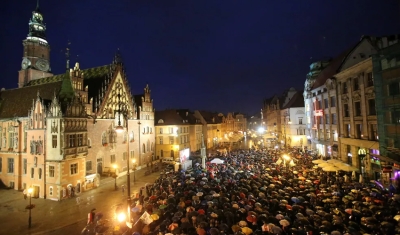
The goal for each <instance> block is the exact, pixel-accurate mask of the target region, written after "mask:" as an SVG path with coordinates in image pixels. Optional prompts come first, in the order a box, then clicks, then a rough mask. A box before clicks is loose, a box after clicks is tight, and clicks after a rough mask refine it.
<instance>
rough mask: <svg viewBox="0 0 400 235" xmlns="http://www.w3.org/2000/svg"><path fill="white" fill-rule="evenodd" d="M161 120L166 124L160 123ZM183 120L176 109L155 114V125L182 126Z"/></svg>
mask: <svg viewBox="0 0 400 235" xmlns="http://www.w3.org/2000/svg"><path fill="white" fill-rule="evenodd" d="M160 119H162V120H163V121H164V123H159V121H160ZM182 124H183V119H182V117H181V116H180V115H179V114H178V113H177V111H176V110H175V109H167V110H162V111H156V112H155V125H182Z"/></svg>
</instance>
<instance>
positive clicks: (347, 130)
mask: <svg viewBox="0 0 400 235" xmlns="http://www.w3.org/2000/svg"><path fill="white" fill-rule="evenodd" d="M344 128H345V132H346V133H345V137H347V138H350V131H351V129H350V128H351V126H350V124H345V125H344Z"/></svg>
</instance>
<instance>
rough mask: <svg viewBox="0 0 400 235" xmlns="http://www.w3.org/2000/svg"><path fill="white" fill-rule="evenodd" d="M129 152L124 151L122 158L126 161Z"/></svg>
mask: <svg viewBox="0 0 400 235" xmlns="http://www.w3.org/2000/svg"><path fill="white" fill-rule="evenodd" d="M127 155H128V153H127V152H123V153H122V160H124V161H126V158H127Z"/></svg>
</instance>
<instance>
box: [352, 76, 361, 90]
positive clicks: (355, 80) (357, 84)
mask: <svg viewBox="0 0 400 235" xmlns="http://www.w3.org/2000/svg"><path fill="white" fill-rule="evenodd" d="M353 89H354V91H357V90H359V89H360V84H359V83H358V78H353Z"/></svg>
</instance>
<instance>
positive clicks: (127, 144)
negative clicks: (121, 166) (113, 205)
mask: <svg viewBox="0 0 400 235" xmlns="http://www.w3.org/2000/svg"><path fill="white" fill-rule="evenodd" d="M118 96H119V95H118ZM119 109H120V110H119V112H121V114H122V115H123V117H124V120H125V122H126V133H127V135H126V138H127V139H126V140H125V141H126V168H127V172H126V183H127V186H128V199H127V200H128V207H129V206H130V204H131V176H130V172H129V128H128V121H129V120H128V116H127V114H126V112H124V113H122V111H121V107H119ZM121 114H119V115H118V126H117V127H116V128H115V131H116V132H118V133H122V132H124V127H123V126H122V125H121V117H120V115H121Z"/></svg>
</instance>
